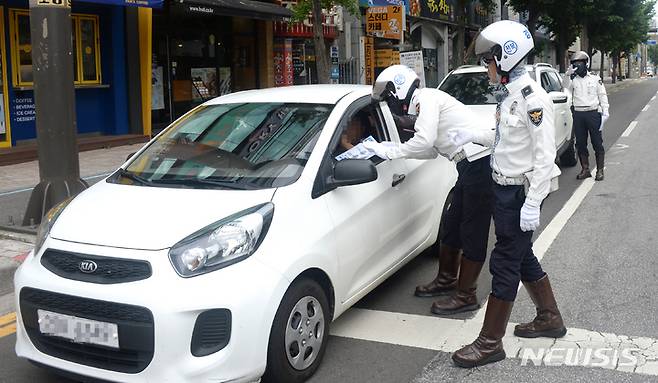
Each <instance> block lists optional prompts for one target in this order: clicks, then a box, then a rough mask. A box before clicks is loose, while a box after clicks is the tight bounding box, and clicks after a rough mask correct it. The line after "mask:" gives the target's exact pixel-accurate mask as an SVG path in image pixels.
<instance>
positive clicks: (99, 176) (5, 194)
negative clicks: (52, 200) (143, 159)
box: [0, 173, 112, 197]
mask: <svg viewBox="0 0 658 383" xmlns="http://www.w3.org/2000/svg"><path fill="white" fill-rule="evenodd" d="M110 174H112V173H107V174H98V175H95V176H89V177H84V178H83V179H84V180H91V179H94V178H102V177H107V176H109V175H110ZM32 189H34V187H31V188H24V189H18V190H12V191H8V192H4V193H0V197H4V196H7V195H12V194H18V193H24V192H26V191H30V190H32Z"/></svg>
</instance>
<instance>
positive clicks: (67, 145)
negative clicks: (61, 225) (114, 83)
mask: <svg viewBox="0 0 658 383" xmlns="http://www.w3.org/2000/svg"><path fill="white" fill-rule="evenodd" d="M30 34H31V43H32V68H33V73H34V100H35V106H36V125H37V147H38V149H37V150H38V154H39V176H40V179H41V182H39V184H38V185H37V186H36V187H35V188H34V190H33V191H32V195H31V196H30V201H29V203H28V205H27V210H26V212H25V217H24V218H23V225H24V226H27V225H29V224H30V221H32V222H35V223H38V222H41V217H42V216H43V215H44V214H46V213H47V212H48V210H49V209H50V208H51V207H53V206H54V205H56V204H57V203H59V202H61V201H63V200H65V199H66V198H68V197H70V196H73V195H76V194H77V193H79V192H81V191H82V190H84V189H85V188H86V187H87V184H86V183H85V182H84V181H83V180H81V179H80V164H79V160H78V147H77V141H76V131H77V128H76V121H75V89H74V86H73V54H72V52H73V48H72V40H71V3H70V0H30Z"/></svg>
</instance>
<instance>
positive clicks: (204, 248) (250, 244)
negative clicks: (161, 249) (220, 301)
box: [169, 202, 274, 278]
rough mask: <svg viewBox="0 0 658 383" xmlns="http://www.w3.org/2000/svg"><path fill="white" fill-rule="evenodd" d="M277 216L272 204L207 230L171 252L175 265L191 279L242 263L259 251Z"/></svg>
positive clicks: (243, 212)
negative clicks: (273, 218) (271, 223)
mask: <svg viewBox="0 0 658 383" xmlns="http://www.w3.org/2000/svg"><path fill="white" fill-rule="evenodd" d="M273 213H274V204H272V203H271V202H268V203H265V204H262V205H258V206H254V207H252V208H249V209H247V210H243V211H241V212H239V213H236V214H233V215H231V216H229V217H226V218H224V219H222V220H220V221H217V222H215V223H213V224H212V225H209V226H206V227H205V228H203V229H201V230H199V231H197V232H196V233H194V234H191V235H190V236H188V237H187V238H185V239H183V240H182V241H180V242H178V243H177V244H175V245H174V246H173V247H172V248H171V249H170V250H169V259H170V260H171V264H172V265H173V266H174V269H176V272H177V273H178V274H179V275H180V276H181V277H185V278H187V277H193V276H196V275H201V274H205V273H208V272H211V271H214V270H217V269H221V268H223V267H226V266H229V265H232V264H234V263H236V262H240V261H241V260H243V259H245V258H247V257H249V256H250V255H251V254H253V253H254V252H255V251H256V249H258V246H259V245H260V243H261V242H262V241H263V238H264V237H265V234H266V233H267V229H268V228H269V227H270V222H272V215H273Z"/></svg>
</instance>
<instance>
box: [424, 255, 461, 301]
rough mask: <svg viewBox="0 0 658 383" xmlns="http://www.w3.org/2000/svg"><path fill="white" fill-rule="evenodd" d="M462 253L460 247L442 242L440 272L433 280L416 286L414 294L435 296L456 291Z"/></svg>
mask: <svg viewBox="0 0 658 383" xmlns="http://www.w3.org/2000/svg"><path fill="white" fill-rule="evenodd" d="M460 253H461V251H460V249H455V248H454V247H450V246H447V245H444V244H441V246H440V247H439V273H438V274H437V275H436V278H434V280H433V281H432V282H430V283H428V284H425V285H420V286H416V291H415V292H414V295H415V296H417V297H435V296H437V295H446V294H449V293H450V292H452V291H454V290H455V288H456V287H457V273H459V258H460V256H459V254H460Z"/></svg>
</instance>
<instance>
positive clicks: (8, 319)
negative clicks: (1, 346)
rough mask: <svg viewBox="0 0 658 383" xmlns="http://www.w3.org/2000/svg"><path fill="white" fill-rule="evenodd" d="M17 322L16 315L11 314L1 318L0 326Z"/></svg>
mask: <svg viewBox="0 0 658 383" xmlns="http://www.w3.org/2000/svg"><path fill="white" fill-rule="evenodd" d="M14 321H16V313H9V314H7V315H3V316H1V317H0V326H4V325H6V324H7V323H11V322H14Z"/></svg>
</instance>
